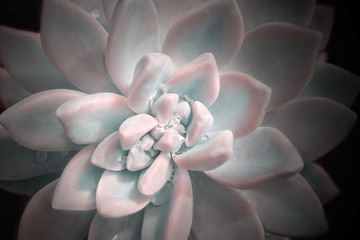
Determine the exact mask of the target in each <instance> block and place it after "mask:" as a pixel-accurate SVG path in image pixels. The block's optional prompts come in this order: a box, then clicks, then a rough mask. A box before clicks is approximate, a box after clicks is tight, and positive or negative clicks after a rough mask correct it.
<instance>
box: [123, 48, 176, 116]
mask: <svg viewBox="0 0 360 240" xmlns="http://www.w3.org/2000/svg"><path fill="white" fill-rule="evenodd" d="M171 72H172V61H171V59H170V58H169V57H168V56H166V55H165V54H162V53H149V54H146V55H144V56H143V57H142V58H141V59H140V60H139V62H138V63H137V64H136V67H135V73H134V82H133V83H132V84H131V86H130V89H129V92H128V99H129V107H130V108H131V109H132V110H133V111H134V112H136V113H147V112H149V111H150V107H151V106H150V103H151V98H152V96H153V95H154V94H155V93H156V91H157V89H158V88H159V86H160V84H161V83H163V82H165V81H166V80H167V79H168V78H169V76H170V74H171Z"/></svg>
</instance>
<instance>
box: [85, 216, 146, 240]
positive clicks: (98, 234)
mask: <svg viewBox="0 0 360 240" xmlns="http://www.w3.org/2000/svg"><path fill="white" fill-rule="evenodd" d="M143 216H144V212H143V211H141V212H138V213H135V214H132V215H129V216H125V217H120V218H103V217H101V216H100V215H99V214H96V215H95V217H94V219H93V221H92V223H91V227H90V230H89V237H88V240H100V239H103V240H105V239H106V240H110V239H114V240H115V239H119V240H120V239H126V240H138V239H140V236H141V225H142V221H143Z"/></svg>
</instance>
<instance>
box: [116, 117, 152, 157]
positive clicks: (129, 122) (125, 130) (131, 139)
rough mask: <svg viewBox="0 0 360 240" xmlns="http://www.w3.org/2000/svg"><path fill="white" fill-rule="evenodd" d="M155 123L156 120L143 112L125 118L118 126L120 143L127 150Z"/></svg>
mask: <svg viewBox="0 0 360 240" xmlns="http://www.w3.org/2000/svg"><path fill="white" fill-rule="evenodd" d="M156 125H157V120H156V119H155V118H154V117H152V116H150V115H148V114H145V113H142V114H138V115H135V116H132V117H130V118H128V119H126V120H125V121H124V122H123V123H122V124H121V126H120V128H119V135H120V143H121V147H122V149H124V150H129V149H130V148H131V147H132V146H133V145H134V144H135V143H136V142H137V141H138V140H139V139H140V138H141V137H142V136H144V135H145V134H146V133H147V132H149V131H150V130H151V129H153V128H154V127H155V126H156Z"/></svg>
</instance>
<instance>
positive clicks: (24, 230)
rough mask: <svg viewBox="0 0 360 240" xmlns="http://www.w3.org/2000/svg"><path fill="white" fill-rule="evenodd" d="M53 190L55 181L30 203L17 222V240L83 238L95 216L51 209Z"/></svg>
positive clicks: (68, 239) (89, 213) (82, 212)
mask: <svg viewBox="0 0 360 240" xmlns="http://www.w3.org/2000/svg"><path fill="white" fill-rule="evenodd" d="M55 186H56V181H54V182H52V183H50V184H49V185H47V186H46V187H45V188H43V189H42V190H40V191H39V192H38V193H37V194H36V195H35V196H34V197H33V198H32V199H31V201H30V202H29V204H28V205H27V207H26V209H25V211H24V213H23V216H22V218H21V221H20V226H19V235H18V239H19V240H32V239H38V240H47V239H53V240H79V239H83V238H84V237H85V236H86V234H87V232H88V230H89V227H90V224H91V220H92V218H93V216H94V214H95V212H94V211H60V210H54V209H52V207H51V200H52V195H53V192H54V188H55Z"/></svg>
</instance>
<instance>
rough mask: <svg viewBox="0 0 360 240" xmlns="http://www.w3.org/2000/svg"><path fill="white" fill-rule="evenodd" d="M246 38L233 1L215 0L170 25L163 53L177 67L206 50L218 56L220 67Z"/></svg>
mask: <svg viewBox="0 0 360 240" xmlns="http://www.w3.org/2000/svg"><path fill="white" fill-rule="evenodd" d="M242 39H243V21H242V17H241V13H240V11H239V9H238V7H237V5H236V3H235V2H234V1H215V2H211V3H209V4H204V5H202V7H201V8H199V9H196V10H195V11H192V12H190V13H189V14H186V15H185V16H183V17H182V18H181V19H180V20H178V21H177V22H176V23H174V24H173V25H172V27H171V28H170V30H169V32H168V34H167V36H166V38H165V41H164V44H163V46H162V50H161V51H162V52H163V53H165V54H167V55H169V56H170V57H171V59H172V60H173V61H174V65H175V69H177V68H179V67H182V66H183V65H185V64H186V63H189V62H191V61H193V60H194V59H195V58H196V57H198V56H199V55H201V54H203V53H212V54H213V55H214V56H215V59H216V63H217V66H218V68H219V69H220V70H222V69H223V68H224V66H225V65H226V64H227V63H228V62H229V61H230V60H231V59H232V58H233V57H234V56H235V54H236V52H237V51H238V50H239V48H240V45H241V42H242Z"/></svg>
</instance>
